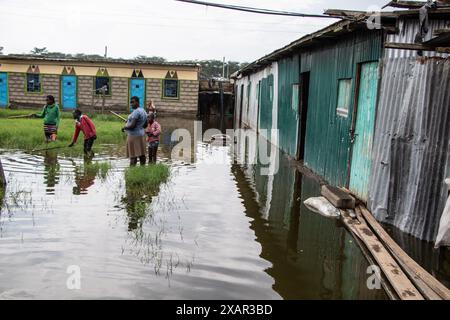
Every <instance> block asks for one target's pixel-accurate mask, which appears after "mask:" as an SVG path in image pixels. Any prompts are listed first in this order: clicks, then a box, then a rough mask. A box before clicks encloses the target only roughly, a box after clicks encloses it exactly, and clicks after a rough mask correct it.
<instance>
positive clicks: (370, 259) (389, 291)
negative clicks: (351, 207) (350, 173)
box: [340, 210, 400, 300]
mask: <svg viewBox="0 0 450 320" xmlns="http://www.w3.org/2000/svg"><path fill="white" fill-rule="evenodd" d="M340 212H341V215H343V214H348V213H346V210H340ZM344 226H345V227H346V229H347V230H348V231H349V232H350V234H351V235H352V236H353V238H354V240H355V242H356V244H358V246H359V248H360V249H361V252H362V254H363V255H364V257H365V258H366V260H367V261H368V262H369V265H377V263H376V261H375V260H374V258H373V256H372V254H371V253H370V251H369V249H367V247H366V245H365V244H364V243H363V242H362V240H361V238H360V236H359V234H357V233H355V231H354V229H353V228H349V227H348V225H346V224H345V223H344ZM381 286H382V287H383V289H384V291H385V292H386V294H387V296H388V297H389V299H390V300H400V298H399V296H398V295H397V293H396V292H395V290H394V288H393V287H392V286H391V284H390V283H389V281H387V279H386V276H385V275H384V274H383V273H382V274H381Z"/></svg>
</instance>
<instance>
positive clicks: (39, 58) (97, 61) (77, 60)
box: [0, 54, 200, 68]
mask: <svg viewBox="0 0 450 320" xmlns="http://www.w3.org/2000/svg"><path fill="white" fill-rule="evenodd" d="M0 60H16V61H48V62H61V63H92V64H101V63H112V64H127V65H139V66H142V65H148V66H177V67H190V68H199V67H200V65H199V64H196V63H177V62H174V63H171V62H158V63H156V62H146V61H140V60H135V59H112V58H54V57H47V56H45V55H44V56H37V55H20V54H19V55H18V54H9V55H0Z"/></svg>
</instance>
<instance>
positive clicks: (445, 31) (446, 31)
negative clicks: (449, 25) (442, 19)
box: [433, 29, 450, 37]
mask: <svg viewBox="0 0 450 320" xmlns="http://www.w3.org/2000/svg"><path fill="white" fill-rule="evenodd" d="M445 33H450V29H436V30H434V32H433V35H434V36H436V37H437V36H440V35H441V34H445Z"/></svg>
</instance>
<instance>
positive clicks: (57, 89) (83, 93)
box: [0, 55, 199, 114]
mask: <svg viewBox="0 0 450 320" xmlns="http://www.w3.org/2000/svg"><path fill="white" fill-rule="evenodd" d="M198 74H199V66H198V65H195V64H170V63H167V64H166V63H163V64H161V63H146V62H140V61H135V60H123V59H90V60H88V59H72V58H71V59H60V58H49V57H45V56H43V57H39V56H25V55H4V56H0V108H5V107H13V108H26V107H32V108H34V107H42V105H43V104H44V103H45V96H46V95H53V96H54V97H55V99H56V101H57V102H58V104H59V105H60V106H61V107H62V108H63V109H74V108H77V107H79V108H82V109H83V110H103V109H105V110H115V111H122V112H126V111H127V110H129V98H130V97H131V96H138V97H139V98H140V102H141V106H144V105H145V104H146V103H147V102H148V101H149V100H150V99H152V100H153V101H154V103H155V105H156V107H157V109H158V112H174V113H181V112H182V113H186V112H188V113H193V114H196V112H197V105H198V87H199V84H198V83H199V82H198Z"/></svg>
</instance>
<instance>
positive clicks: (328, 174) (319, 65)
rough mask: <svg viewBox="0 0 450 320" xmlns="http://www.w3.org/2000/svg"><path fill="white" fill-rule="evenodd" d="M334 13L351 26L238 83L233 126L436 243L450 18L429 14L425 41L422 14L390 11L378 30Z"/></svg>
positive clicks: (447, 129)
mask: <svg viewBox="0 0 450 320" xmlns="http://www.w3.org/2000/svg"><path fill="white" fill-rule="evenodd" d="M327 13H328V14H330V15H337V16H346V17H347V18H346V19H344V20H341V21H339V22H336V23H334V24H332V25H330V26H328V27H326V28H324V29H322V30H320V31H318V32H315V33H313V34H310V35H307V36H305V37H302V38H301V39H299V40H297V41H294V42H292V43H291V44H289V45H287V46H285V47H283V48H281V49H279V50H276V51H274V52H273V53H271V54H269V55H267V56H265V57H263V58H261V59H258V60H257V61H255V62H253V63H251V64H249V65H248V66H246V67H245V68H243V69H241V70H240V71H238V72H237V73H235V74H234V75H233V76H234V78H235V80H236V87H235V92H236V99H235V104H236V106H235V127H248V128H251V129H253V130H255V131H258V132H259V133H260V134H261V135H263V136H264V137H265V138H266V139H267V140H269V141H270V142H271V143H272V144H274V145H276V146H277V147H279V148H280V149H281V150H282V151H283V152H284V153H286V154H287V155H288V156H290V157H292V158H295V159H297V160H300V161H303V163H304V164H305V165H306V166H307V167H309V168H310V169H312V170H313V171H314V172H315V173H317V174H318V175H320V176H322V177H323V178H324V179H325V180H327V181H328V182H329V183H330V184H332V185H335V186H341V187H346V188H348V189H350V190H351V191H352V192H353V193H354V194H355V195H357V196H358V197H359V198H360V199H361V200H363V201H365V202H366V203H367V205H368V207H369V208H370V209H371V210H372V212H373V213H374V215H375V217H376V218H377V219H378V220H380V221H382V222H387V223H390V224H392V225H394V226H396V227H398V228H400V229H401V230H402V231H405V232H407V233H409V234H412V235H414V236H416V237H418V238H421V239H426V240H429V241H432V240H434V239H435V237H436V232H437V228H438V225H439V218H440V215H441V214H442V211H443V208H444V204H445V199H446V197H447V195H448V193H447V192H448V189H447V186H446V185H445V183H444V179H445V178H446V177H447V176H448V175H449V174H450V168H449V167H450V161H449V155H450V153H449V140H450V139H449V137H450V112H449V107H450V100H449V99H450V90H449V85H450V83H449V80H450V72H449V71H450V69H449V67H450V61H449V59H448V55H447V54H446V53H445V51H446V48H445V47H447V46H449V45H450V42H449V40H450V37H449V32H450V24H449V23H450V21H449V20H450V19H449V18H450V10H449V8H437V9H432V10H429V11H428V31H427V32H424V34H422V36H423V39H422V42H421V43H415V40H416V41H417V37H416V36H417V33H418V32H419V31H421V30H422V32H423V30H424V28H422V27H423V25H422V24H421V23H422V22H421V21H420V20H419V10H403V11H394V12H383V13H381V15H380V21H381V24H380V26H381V27H376V28H368V25H367V23H366V21H367V19H368V18H369V15H368V14H366V13H363V12H355V11H349V12H343V11H337V10H330V11H327ZM349 15H351V19H348V18H349ZM372 27H373V26H372ZM417 50H419V51H417ZM448 52H450V51H448ZM272 129H277V130H275V131H272Z"/></svg>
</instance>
